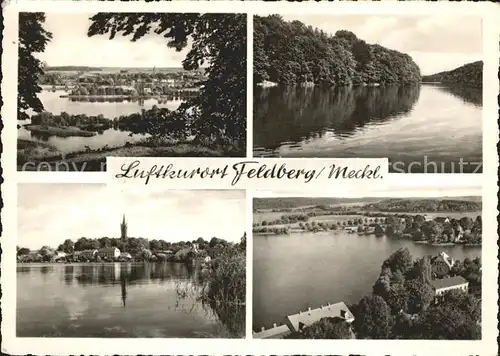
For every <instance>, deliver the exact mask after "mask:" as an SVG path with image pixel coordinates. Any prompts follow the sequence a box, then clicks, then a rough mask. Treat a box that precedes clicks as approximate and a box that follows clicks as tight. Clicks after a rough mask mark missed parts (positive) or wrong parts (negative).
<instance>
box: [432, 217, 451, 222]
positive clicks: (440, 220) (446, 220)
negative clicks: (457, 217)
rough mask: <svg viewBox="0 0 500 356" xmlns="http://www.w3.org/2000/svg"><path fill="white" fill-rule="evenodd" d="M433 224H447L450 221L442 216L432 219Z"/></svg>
mask: <svg viewBox="0 0 500 356" xmlns="http://www.w3.org/2000/svg"><path fill="white" fill-rule="evenodd" d="M434 221H435V222H437V223H440V224H445V223H449V222H450V219H449V218H446V217H444V216H438V217H436V218H435V219H434Z"/></svg>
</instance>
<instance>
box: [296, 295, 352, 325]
mask: <svg viewBox="0 0 500 356" xmlns="http://www.w3.org/2000/svg"><path fill="white" fill-rule="evenodd" d="M335 317H340V318H343V319H346V320H349V319H351V321H352V319H353V318H354V317H353V315H352V313H351V311H350V310H349V309H348V308H347V306H346V305H345V303H344V302H339V303H335V304H329V305H326V306H322V307H320V308H316V309H309V310H308V311H305V312H299V313H298V314H293V315H289V316H287V317H286V321H287V325H288V327H289V328H290V330H292V331H295V332H297V331H299V329H300V328H299V324H300V323H302V324H304V325H306V326H309V325H311V324H312V323H314V322H316V321H318V320H320V319H321V318H335Z"/></svg>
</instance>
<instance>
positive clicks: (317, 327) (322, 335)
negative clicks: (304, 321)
mask: <svg viewBox="0 0 500 356" xmlns="http://www.w3.org/2000/svg"><path fill="white" fill-rule="evenodd" d="M299 337H300V338H301V339H351V338H352V337H353V333H352V331H351V326H350V325H349V323H347V322H346V321H345V320H343V319H340V318H321V319H320V320H318V321H316V322H315V323H313V324H311V325H310V326H308V327H306V328H304V330H303V331H302V333H301V334H299Z"/></svg>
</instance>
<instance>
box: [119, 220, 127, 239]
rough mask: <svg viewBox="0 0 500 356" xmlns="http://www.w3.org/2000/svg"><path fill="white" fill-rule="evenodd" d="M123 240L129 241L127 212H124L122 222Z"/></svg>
mask: <svg viewBox="0 0 500 356" xmlns="http://www.w3.org/2000/svg"><path fill="white" fill-rule="evenodd" d="M120 231H121V240H122V242H125V241H127V222H126V221H125V214H123V220H122V223H121V224H120Z"/></svg>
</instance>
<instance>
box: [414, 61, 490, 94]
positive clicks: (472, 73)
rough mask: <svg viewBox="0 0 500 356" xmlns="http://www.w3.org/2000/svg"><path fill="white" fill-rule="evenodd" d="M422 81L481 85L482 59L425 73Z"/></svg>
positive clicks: (472, 85)
mask: <svg viewBox="0 0 500 356" xmlns="http://www.w3.org/2000/svg"><path fill="white" fill-rule="evenodd" d="M422 81H423V82H436V83H443V84H455V85H465V86H471V87H478V88H480V87H482V86H483V61H477V62H473V63H468V64H465V65H463V66H461V67H458V68H455V69H453V70H449V71H445V72H440V73H436V74H433V75H426V76H424V77H423V78H422Z"/></svg>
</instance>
